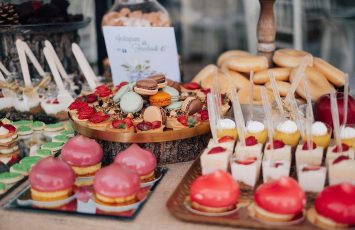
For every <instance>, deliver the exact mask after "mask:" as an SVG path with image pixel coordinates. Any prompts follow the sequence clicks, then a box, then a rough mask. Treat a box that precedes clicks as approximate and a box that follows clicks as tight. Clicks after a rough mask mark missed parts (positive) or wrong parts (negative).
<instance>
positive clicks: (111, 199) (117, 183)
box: [94, 164, 140, 206]
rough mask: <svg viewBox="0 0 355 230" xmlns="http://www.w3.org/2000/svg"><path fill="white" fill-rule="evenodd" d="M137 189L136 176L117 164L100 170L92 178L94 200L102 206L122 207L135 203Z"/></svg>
mask: <svg viewBox="0 0 355 230" xmlns="http://www.w3.org/2000/svg"><path fill="white" fill-rule="evenodd" d="M139 189H140V180H139V176H138V174H137V173H136V172H133V171H131V170H127V169H126V168H124V167H122V166H121V165H119V164H112V165H110V166H107V167H104V168H102V169H100V170H99V171H98V172H97V173H96V175H95V178H94V191H95V200H96V202H97V203H99V204H103V205H109V206H124V205H129V204H133V203H136V201H137V193H138V191H139Z"/></svg>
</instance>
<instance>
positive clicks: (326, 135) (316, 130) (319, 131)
mask: <svg viewBox="0 0 355 230" xmlns="http://www.w3.org/2000/svg"><path fill="white" fill-rule="evenodd" d="M330 138H331V129H330V128H328V127H327V126H326V125H325V124H324V123H323V122H320V121H316V122H314V123H313V124H312V141H313V142H314V143H316V145H317V146H320V147H323V148H327V147H328V146H329V143H330Z"/></svg>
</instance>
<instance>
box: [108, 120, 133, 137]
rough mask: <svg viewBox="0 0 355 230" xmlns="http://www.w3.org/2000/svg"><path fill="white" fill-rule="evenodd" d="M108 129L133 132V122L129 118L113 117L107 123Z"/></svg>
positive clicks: (118, 131)
mask: <svg viewBox="0 0 355 230" xmlns="http://www.w3.org/2000/svg"><path fill="white" fill-rule="evenodd" d="M108 130H110V131H111V132H117V133H134V130H135V129H134V124H133V121H132V119H131V118H128V117H127V118H125V119H115V120H113V121H112V122H111V124H110V125H108Z"/></svg>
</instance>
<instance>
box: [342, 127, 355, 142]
mask: <svg viewBox="0 0 355 230" xmlns="http://www.w3.org/2000/svg"><path fill="white" fill-rule="evenodd" d="M340 138H341V139H351V138H355V128H352V127H344V126H343V127H341V129H340Z"/></svg>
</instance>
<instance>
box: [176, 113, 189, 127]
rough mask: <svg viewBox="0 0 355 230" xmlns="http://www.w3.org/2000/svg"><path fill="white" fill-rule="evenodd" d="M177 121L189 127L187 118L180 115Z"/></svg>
mask: <svg viewBox="0 0 355 230" xmlns="http://www.w3.org/2000/svg"><path fill="white" fill-rule="evenodd" d="M177 121H178V122H180V123H181V124H183V125H185V126H187V116H185V115H180V116H178V117H177Z"/></svg>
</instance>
